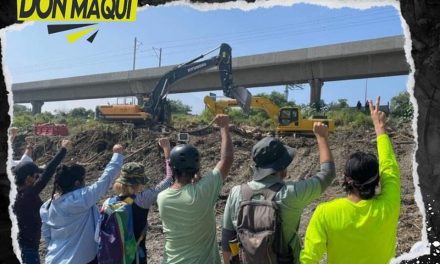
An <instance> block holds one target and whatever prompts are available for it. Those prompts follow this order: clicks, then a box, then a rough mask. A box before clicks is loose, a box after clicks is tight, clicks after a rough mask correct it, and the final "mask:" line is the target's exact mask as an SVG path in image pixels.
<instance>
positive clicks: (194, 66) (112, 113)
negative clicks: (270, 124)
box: [96, 43, 252, 126]
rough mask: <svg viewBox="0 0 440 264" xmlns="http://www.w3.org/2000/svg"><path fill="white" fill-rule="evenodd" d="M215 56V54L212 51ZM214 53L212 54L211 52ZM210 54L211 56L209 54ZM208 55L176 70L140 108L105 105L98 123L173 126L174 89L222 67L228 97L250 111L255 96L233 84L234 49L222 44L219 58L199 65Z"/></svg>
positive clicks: (224, 86) (97, 115) (220, 72)
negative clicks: (170, 99)
mask: <svg viewBox="0 0 440 264" xmlns="http://www.w3.org/2000/svg"><path fill="white" fill-rule="evenodd" d="M211 52H212V51H211ZM208 53H210V52H208ZM208 53H207V54H208ZM205 55H206V54H204V55H200V56H199V57H197V58H195V59H193V60H191V61H189V62H186V63H184V64H181V65H178V66H176V67H175V68H174V69H172V70H171V71H169V72H167V73H166V74H165V75H164V76H162V78H160V80H159V81H158V82H157V84H156V86H155V87H154V89H153V90H152V92H151V93H148V94H144V95H142V97H143V98H144V102H138V103H139V105H102V106H97V107H96V119H97V120H102V121H107V122H129V123H134V124H136V125H137V126H151V125H155V124H169V123H170V121H171V120H170V119H171V111H170V106H169V103H168V101H167V99H166V96H167V95H168V92H169V90H170V87H171V86H172V85H173V84H174V83H176V82H178V81H180V80H183V79H184V78H187V77H189V76H191V75H195V74H197V73H200V72H202V71H205V70H207V69H209V68H212V67H214V66H217V67H218V73H219V75H220V82H221V86H222V89H223V93H224V95H225V96H227V97H230V98H234V99H236V100H238V105H239V106H241V107H242V108H243V109H244V111H247V110H249V102H250V98H251V97H252V95H251V94H250V92H249V91H248V90H247V89H246V88H244V87H236V86H234V85H233V81H232V64H231V60H232V58H231V47H230V46H229V45H228V44H225V43H223V44H221V45H220V51H219V55H217V56H214V57H212V58H210V59H207V60H204V61H198V60H199V59H201V58H203V57H204V56H205Z"/></svg>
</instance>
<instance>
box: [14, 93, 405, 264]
mask: <svg viewBox="0 0 440 264" xmlns="http://www.w3.org/2000/svg"><path fill="white" fill-rule="evenodd" d="M379 101H380V99H379V98H378V99H377V101H376V104H375V105H373V104H372V102H371V101H370V104H369V108H370V111H371V118H372V121H373V124H374V128H375V131H376V135H377V148H378V154H379V159H377V158H376V156H375V155H373V154H369V153H364V152H356V153H353V154H352V155H351V156H350V157H349V159H348V160H347V162H346V166H345V172H344V183H343V188H344V189H345V191H346V192H347V196H346V197H343V198H338V199H335V200H332V201H330V202H326V203H322V204H320V205H318V206H317V208H316V209H315V211H314V213H313V216H312V218H311V220H310V223H309V225H308V228H307V231H306V234H305V238H304V243H301V239H300V236H299V234H298V228H299V223H300V218H301V214H302V212H303V209H304V208H305V207H306V206H307V205H309V204H310V203H311V202H312V201H313V200H315V199H316V198H318V197H319V196H320V195H321V194H322V193H323V192H324V191H325V190H326V188H327V187H328V186H330V184H331V183H332V181H333V179H334V178H335V175H336V173H335V164H334V161H333V157H332V153H331V151H330V147H329V141H328V128H327V126H326V125H325V124H323V123H319V122H317V123H315V124H314V128H313V131H314V134H315V136H316V139H317V143H318V149H319V160H320V170H319V172H318V173H316V175H313V176H311V177H308V178H307V179H305V180H301V181H285V180H284V179H285V178H286V176H287V168H288V166H289V164H290V163H291V162H292V160H293V159H294V156H295V154H296V151H295V149H293V148H291V147H289V146H287V145H284V144H283V143H281V142H280V141H279V140H277V139H275V138H272V137H266V138H264V139H262V140H261V141H259V142H258V143H257V144H255V146H254V147H253V149H252V153H251V154H252V160H253V165H252V169H253V175H252V180H251V181H250V182H248V183H243V184H242V185H239V186H235V187H233V188H232V189H231V191H230V193H229V197H228V199H227V202H226V207H225V212H224V216H223V226H222V236H221V250H222V253H223V263H233V261H236V260H237V258H238V259H239V261H241V262H242V263H306V264H307V263H319V262H320V261H321V259H322V257H323V255H324V254H325V253H327V263H329V264H332V263H338V264H341V263H342V264H343V263H375V264H381V263H388V262H389V261H390V259H391V258H392V257H393V256H394V254H395V245H396V229H397V221H398V215H399V208H400V179H399V178H400V175H399V168H398V164H397V161H396V158H395V156H394V152H393V148H392V144H391V141H390V139H389V137H388V136H387V134H386V132H385V121H386V117H385V115H384V113H383V112H381V111H379ZM215 122H216V124H217V125H218V126H219V127H220V135H221V152H220V161H219V162H218V163H217V165H216V166H215V167H214V168H213V169H212V170H209V171H208V173H207V174H206V175H204V176H203V177H201V175H199V174H200V173H199V172H200V160H201V156H200V153H199V151H198V150H197V149H196V148H195V147H193V146H191V145H188V144H182V145H177V146H176V147H174V148H173V149H171V147H170V142H169V140H168V139H167V138H161V139H159V145H160V146H161V148H162V150H163V151H164V156H165V171H166V173H165V177H164V179H163V180H162V181H161V182H160V183H159V184H158V185H156V186H154V187H146V186H147V181H148V178H147V176H146V175H145V171H144V166H143V165H142V164H140V163H136V162H129V163H126V164H123V160H124V156H123V154H122V153H123V147H122V146H121V145H119V144H116V145H115V146H114V147H113V153H114V154H113V157H112V159H111V160H110V162H109V163H108V164H107V166H106V168H105V169H104V172H103V173H102V175H101V176H100V177H99V179H98V180H97V181H96V182H94V183H93V184H91V185H88V186H86V185H85V175H86V171H85V168H84V167H82V166H80V165H78V164H62V165H60V163H61V161H62V159H63V158H64V156H65V155H66V151H68V149H69V148H70V146H71V142H70V141H68V140H63V141H62V143H61V148H60V150H59V151H58V153H57V154H56V155H55V157H54V158H53V159H52V160H51V161H50V162H49V163H48V164H47V166H46V167H45V169H44V170H43V171H42V170H41V169H40V168H38V167H37V166H36V165H35V164H34V163H33V162H32V161H26V160H24V161H20V162H18V164H17V165H16V166H15V168H14V170H13V172H14V175H15V183H16V185H17V193H18V194H17V198H16V201H15V204H14V212H15V214H16V216H17V221H18V227H19V235H18V243H19V246H20V249H21V257H22V261H23V263H39V255H38V252H39V251H38V249H39V242H40V238H41V234H42V235H43V238H44V240H45V246H46V249H47V253H46V256H45V262H46V263H57V264H58V263H75V264H76V263H78V264H81V263H84V264H86V263H146V262H147V251H146V246H145V244H146V243H148V241H147V242H146V241H145V233H146V230H147V226H148V224H147V215H148V209H149V208H150V206H151V205H152V204H153V203H154V202H156V201H157V204H158V208H159V213H160V217H161V220H162V226H163V233H164V236H165V248H164V252H163V263H200V264H205V263H221V257H220V254H219V246H218V244H219V243H218V242H217V237H216V216H215V215H216V214H215V205H216V202H217V199H218V196H219V194H220V191H221V189H222V186H223V183H224V181H225V179H226V177H227V176H228V175H229V172H230V170H231V167H232V164H233V160H234V151H233V143H232V139H231V136H230V133H229V118H228V116H227V115H217V116H216V119H215ZM52 175H55V177H54V184H53V191H52V196H51V198H50V199H49V200H48V201H46V202H45V203H43V202H42V200H41V199H40V197H39V193H40V192H41V191H42V189H43V188H44V187H45V186H46V185H47V183H48V182H49V180H50V179H51V177H52ZM112 184H113V191H114V193H115V194H114V196H112V197H111V198H109V199H107V200H106V201H105V202H104V203H103V205H102V206H101V207H100V208H98V206H97V203H98V201H99V200H100V199H101V198H102V197H103V196H104V195H105V194H106V192H107V191H108V189H109V188H110V186H111V185H112ZM379 184H380V193H379V194H377V193H376V187H378V185H379ZM263 207H264V208H263ZM127 208H128V209H127ZM123 209H127V210H125V211H124V210H123ZM118 211H119V212H122V211H124V212H125V214H120V215H118V217H115V215H116V213H115V212H118ZM268 212H275V213H277V215H276V216H275V217H273V216H271V215H269V213H268ZM256 216H263V217H256ZM115 218H116V219H115ZM268 219H269V222H270V223H272V224H274V223H275V224H274V226H275V229H274V230H275V231H276V232H269V231H272V230H267V229H263V230H259V228H261V227H262V225H263V224H262V223H264V222H265V221H266V220H268ZM112 221H113V222H117V223H118V224H117V225H113V226H112V225H109V223H111V222H112ZM266 222H267V221H266ZM278 223H279V224H278ZM275 240H276V241H275ZM115 241H116V242H115ZM118 241H119V242H120V241H122V242H120V243H119V242H118ZM234 241H235V242H234ZM237 241H238V242H237ZM234 243H235V244H237V243H238V244H239V248H240V249H239V254H238V255H237V252H235V250H234V247H233V245H234ZM301 244H303V248H302V249H301ZM262 249H264V250H262ZM121 251H122V252H121ZM234 263H236V262H234Z"/></svg>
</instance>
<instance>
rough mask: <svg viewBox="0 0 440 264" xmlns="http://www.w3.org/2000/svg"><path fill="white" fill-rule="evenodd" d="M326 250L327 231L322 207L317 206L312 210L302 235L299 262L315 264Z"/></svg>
mask: <svg viewBox="0 0 440 264" xmlns="http://www.w3.org/2000/svg"><path fill="white" fill-rule="evenodd" d="M326 251H327V233H326V231H325V226H324V222H323V217H322V208H321V207H320V206H318V207H317V208H316V210H315V212H313V215H312V218H311V219H310V222H309V225H308V226H307V231H306V234H305V237H304V248H303V250H302V251H301V254H300V259H301V261H300V262H301V264H317V263H319V261H321V259H322V257H323V255H324V253H325V252H326Z"/></svg>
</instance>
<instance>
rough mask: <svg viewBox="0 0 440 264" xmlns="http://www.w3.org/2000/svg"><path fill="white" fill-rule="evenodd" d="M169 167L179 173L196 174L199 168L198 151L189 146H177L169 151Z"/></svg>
mask: <svg viewBox="0 0 440 264" xmlns="http://www.w3.org/2000/svg"><path fill="white" fill-rule="evenodd" d="M170 165H171V167H172V168H173V170H177V171H179V172H188V173H196V172H198V171H199V168H200V155H199V151H198V150H197V149H196V148H195V147H193V146H192V145H189V144H182V145H177V146H175V147H174V148H173V149H172V150H171V154H170Z"/></svg>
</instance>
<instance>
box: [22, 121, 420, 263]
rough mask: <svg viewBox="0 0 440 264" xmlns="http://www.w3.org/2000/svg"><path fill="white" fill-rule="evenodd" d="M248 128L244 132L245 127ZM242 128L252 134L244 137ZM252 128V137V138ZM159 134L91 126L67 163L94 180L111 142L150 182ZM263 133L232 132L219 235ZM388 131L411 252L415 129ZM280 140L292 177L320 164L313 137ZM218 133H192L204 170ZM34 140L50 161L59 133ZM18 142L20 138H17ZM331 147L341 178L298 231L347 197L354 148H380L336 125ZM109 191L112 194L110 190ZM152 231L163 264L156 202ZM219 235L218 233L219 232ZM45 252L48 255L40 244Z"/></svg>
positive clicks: (401, 246)
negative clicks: (326, 205) (324, 207)
mask: <svg viewBox="0 0 440 264" xmlns="http://www.w3.org/2000/svg"><path fill="white" fill-rule="evenodd" d="M243 131H244V132H243ZM243 133H248V134H246V136H243ZM252 133H255V134H253V135H254V137H252ZM159 136H160V134H159V133H156V132H154V133H153V132H150V131H148V130H147V129H132V128H125V127H120V126H114V127H110V128H107V129H104V130H88V131H83V132H81V133H78V134H76V135H73V136H72V138H71V139H72V141H73V142H74V147H73V149H72V150H71V151H69V153H68V154H67V156H66V158H65V160H64V161H65V162H77V163H80V164H82V165H84V166H85V167H86V169H87V184H90V183H92V182H94V181H95V180H96V179H97V178H98V177H99V176H100V173H101V172H102V170H103V169H104V167H105V165H106V164H107V162H108V161H109V160H110V158H111V155H112V152H111V149H112V146H113V145H114V144H115V143H121V144H123V145H124V146H125V148H126V152H125V157H126V159H125V161H126V162H129V161H137V162H142V163H143V164H144V165H145V168H146V170H147V173H148V175H149V178H150V179H151V182H150V184H151V185H153V184H156V183H158V182H159V181H160V180H161V179H162V177H163V175H164V171H165V168H164V163H163V156H162V153H161V151H160V149H159V147H158V145H157V139H158V137H159ZM169 136H170V138H171V141H172V144H173V145H175V144H176V134H175V133H171V134H170V135H169ZM261 136H262V134H261V132H260V131H258V129H256V130H252V129H251V128H246V130H242V131H241V132H240V131H238V132H236V133H233V136H232V138H233V144H234V157H235V160H234V164H233V167H232V169H231V173H230V175H229V176H228V178H227V179H226V182H225V185H224V187H223V189H222V192H221V195H220V197H219V202H218V204H217V220H218V228H217V231H218V234H220V230H221V217H222V215H223V209H224V206H225V202H226V198H227V195H228V193H229V190H230V189H231V188H232V187H233V186H234V185H237V184H241V183H243V182H246V181H248V180H249V179H250V164H251V163H250V161H251V158H250V150H251V149H252V146H253V145H254V144H255V143H256V142H257V141H258V139H259V138H261ZM390 136H391V137H392V140H393V142H394V147H395V152H396V155H397V157H398V161H399V164H400V169H401V174H402V175H401V182H402V185H401V191H402V206H401V215H400V221H399V227H398V246H397V253H398V255H400V254H402V253H403V252H407V251H408V250H409V249H410V248H411V246H412V245H413V244H414V243H415V242H417V241H419V240H420V236H421V235H420V232H421V231H420V230H421V227H422V218H421V216H420V214H419V211H418V208H417V206H416V205H415V202H414V186H413V180H412V160H413V153H414V146H415V145H414V144H413V139H412V136H411V130H410V129H409V127H407V128H399V130H393V131H390ZM280 138H281V140H282V141H283V142H284V143H286V144H288V145H289V146H291V147H295V148H297V154H296V156H295V158H294V160H293V162H292V164H291V165H290V167H289V168H288V179H289V180H301V179H304V178H307V177H310V176H311V175H313V174H314V173H316V172H317V171H318V169H319V155H318V148H317V145H316V141H315V139H314V138H313V137H298V138H295V137H293V136H283V137H280ZM219 139H220V135H219V132H218V131H216V130H215V129H214V130H213V133H211V134H208V135H204V136H190V143H191V144H193V145H194V146H196V147H197V148H198V149H199V151H200V152H201V156H202V157H203V158H202V162H201V167H202V175H203V174H204V173H206V172H207V171H208V170H210V169H212V168H214V166H215V165H216V163H217V162H218V160H219V156H220V140H219ZM33 140H34V141H35V143H36V147H35V153H34V154H35V157H34V158H35V159H36V161H37V163H38V164H39V165H43V164H45V163H46V162H47V161H49V160H50V159H51V158H52V157H53V156H54V154H55V153H56V151H57V146H58V144H57V140H59V139H57V138H47V137H46V138H34V139H33ZM18 141H20V138H19V139H18ZM330 146H331V150H332V152H333V156H334V158H335V162H336V170H337V171H336V172H337V177H336V180H335V181H334V182H333V184H332V185H331V186H330V187H329V189H327V191H326V192H325V193H324V194H323V196H322V197H320V198H319V199H318V200H317V201H315V202H314V203H313V204H311V205H310V206H308V207H307V208H306V209H305V211H304V214H303V216H302V221H301V225H300V234H301V236H303V235H304V232H305V228H306V227H307V223H308V221H309V219H310V216H311V214H312V212H313V210H314V208H315V207H316V205H317V204H318V203H321V202H324V201H328V200H330V199H333V198H335V197H341V196H344V192H343V190H342V188H341V184H342V175H343V173H342V170H343V167H344V164H345V160H346V159H347V158H348V156H349V155H350V153H352V152H354V151H356V150H361V151H369V152H373V153H375V152H376V142H375V135H374V131H373V130H372V129H370V130H368V129H367V130H366V129H359V130H356V131H350V130H347V131H344V130H338V132H337V133H333V134H332V135H330ZM15 147H16V148H17V151H16V153H21V151H22V148H23V147H24V144H23V143H20V142H17V143H16V145H15ZM51 190H52V184H51V183H50V184H49V185H48V186H47V187H46V188H45V190H44V191H43V193H42V194H41V197H42V199H43V200H46V199H48V198H49V195H50V193H51ZM108 195H111V193H110V192H109V193H108ZM149 224H150V227H149V230H148V236H147V248H148V261H149V263H161V260H162V251H163V240H164V239H163V234H162V227H161V221H160V218H159V214H158V210H157V206H153V208H151V210H150V214H149ZM218 239H219V237H218ZM41 254H42V255H43V254H44V250H43V247H42V251H41Z"/></svg>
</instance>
